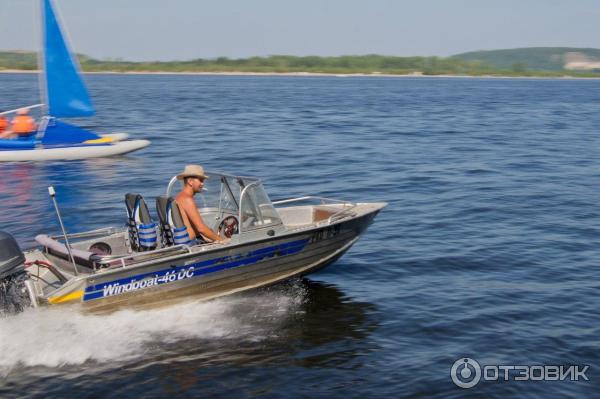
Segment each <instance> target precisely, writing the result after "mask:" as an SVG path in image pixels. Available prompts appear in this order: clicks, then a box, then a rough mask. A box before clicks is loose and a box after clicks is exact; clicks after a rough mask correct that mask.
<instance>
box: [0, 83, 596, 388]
mask: <svg viewBox="0 0 600 399" xmlns="http://www.w3.org/2000/svg"><path fill="white" fill-rule="evenodd" d="M87 81H88V84H89V86H90V91H91V92H92V94H93V100H94V102H95V105H96V107H97V109H98V115H97V116H96V117H94V118H91V119H88V120H81V121H78V122H79V123H80V124H81V125H83V126H87V127H90V128H93V129H95V130H97V131H100V132H102V131H106V132H110V131H125V132H129V133H130V135H131V136H132V137H134V138H147V139H150V140H151V141H152V145H151V146H150V147H148V148H146V149H144V150H141V151H139V152H137V153H134V154H132V155H130V156H126V157H117V158H107V159H95V160H87V161H75V162H48V163H14V164H0V226H1V229H2V230H7V231H9V232H11V233H12V234H14V235H15V236H16V237H17V239H18V240H19V242H20V244H21V245H22V246H23V247H25V248H26V247H30V246H32V245H33V237H34V236H35V235H36V234H39V233H46V232H52V233H55V232H58V224H57V221H56V218H55V216H54V213H53V207H52V203H51V201H50V199H49V198H48V195H47V191H46V187H47V186H48V185H51V184H52V185H54V186H55V187H56V189H57V193H58V199H59V203H60V206H61V210H62V212H63V215H64V219H65V223H66V227H67V229H68V230H69V231H71V232H75V231H83V230H89V229H93V228H97V227H102V226H107V225H113V226H120V225H122V224H123V223H124V216H125V210H124V204H123V195H124V194H125V193H126V192H141V193H142V194H144V196H146V197H147V198H153V197H154V196H156V195H162V194H163V192H164V190H165V188H166V184H167V182H168V180H169V178H170V177H171V176H172V175H174V174H176V173H177V172H179V171H180V170H181V169H182V168H183V166H184V164H185V163H189V162H195V163H201V164H202V165H204V166H205V167H206V168H207V169H209V170H213V171H222V172H230V173H235V174H241V175H251V176H258V177H260V178H262V179H263V180H264V181H265V184H266V188H267V190H268V191H269V192H270V194H271V197H272V198H273V199H280V198H284V197H292V196H300V195H305V194H316V195H322V196H331V197H334V198H341V199H348V200H353V201H365V202H366V201H386V202H388V203H389V206H388V208H386V209H385V210H384V211H383V212H381V213H380V215H379V216H378V217H377V219H376V221H375V223H374V224H373V225H372V226H371V227H370V229H369V230H368V231H367V233H366V234H365V235H364V236H363V237H362V238H361V240H360V241H359V242H358V243H357V244H356V245H355V246H354V247H353V248H352V250H350V251H349V252H348V253H347V254H346V255H345V256H344V257H343V258H342V259H340V260H339V261H338V262H337V263H335V264H334V265H333V266H331V267H330V268H328V269H326V270H324V271H322V272H319V273H317V274H315V275H312V276H311V277H310V279H306V280H301V281H292V282H289V283H286V284H283V285H279V286H275V287H271V288H269V289H266V290H259V291H253V292H249V293H245V294H241V295H235V296H231V297H228V298H223V299H219V300H215V301H210V302H204V303H202V302H194V301H190V302H187V303H183V304H180V305H175V306H173V307H169V308H162V309H155V310H146V311H138V312H134V311H120V312H116V313H113V314H110V315H105V316H98V315H85V314H79V313H76V312H72V311H71V310H70V309H64V308H59V309H50V310H39V311H37V310H36V311H34V310H31V311H27V312H25V313H22V314H19V315H16V316H10V317H4V318H0V397H3V398H4V397H24V396H30V397H68V396H78V397H109V396H110V397H117V396H130V397H139V396H144V397H165V396H169V397H179V396H181V397H206V396H213V397H227V398H230V397H298V396H304V397H340V398H347V397H357V398H363V397H385V398H392V397H439V398H447V397H461V396H473V397H478V396H482V395H483V396H489V397H502V398H504V397H553V396H557V397H574V398H579V397H586V396H587V397H593V396H597V395H598V392H599V391H600V372H599V371H600V358H599V350H600V338H599V337H600V316H599V315H598V309H600V299H599V296H600V268H599V266H598V265H599V259H600V248H599V246H598V238H599V235H598V233H599V229H600V212H599V209H600V208H599V205H598V198H599V197H598V191H599V187H600V161H599V150H600V112H598V111H599V108H600V81H598V80H567V79H563V80H559V79H557V80H543V79H532V80H528V79H460V78H455V79H445V78H414V79H410V78H338V77H326V78H325V77H323V78H320V77H318V78H315V77H233V76H227V77H225V76H219V77H217V76H162V75H155V76H142V75H136V76H126V75H88V76H87ZM0 87H2V88H3V90H2V92H3V94H2V96H1V97H0V108H3V109H8V108H14V107H18V106H21V105H23V104H32V103H36V102H37V99H36V96H37V91H36V87H37V84H36V82H35V76H33V75H12V74H11V75H9V74H4V75H2V74H0ZM462 357H470V358H473V359H475V360H477V361H478V362H479V363H481V364H482V365H485V364H487V365H544V364H545V365H588V366H589V370H588V372H587V376H588V378H589V381H579V382H571V381H566V382H564V381H563V382H557V381H550V382H534V381H529V382H522V381H509V382H490V381H482V382H480V383H479V384H478V385H477V386H476V387H474V388H471V389H469V390H465V389H461V388H458V387H456V386H455V385H454V384H453V383H452V380H451V378H450V368H451V367H452V364H453V363H454V361H455V360H457V359H460V358H462Z"/></svg>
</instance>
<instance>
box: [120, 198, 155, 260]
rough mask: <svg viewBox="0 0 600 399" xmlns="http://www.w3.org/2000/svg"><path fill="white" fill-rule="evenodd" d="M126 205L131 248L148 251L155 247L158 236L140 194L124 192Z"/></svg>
mask: <svg viewBox="0 0 600 399" xmlns="http://www.w3.org/2000/svg"><path fill="white" fill-rule="evenodd" d="M125 205H126V206H127V217H128V220H127V227H128V230H129V239H130V241H131V249H133V250H134V251H150V250H153V249H155V248H156V246H157V243H158V236H157V234H156V223H154V222H153V221H152V218H151V217H150V212H149V211H148V205H146V201H144V198H143V197H142V196H141V195H140V194H131V193H128V194H125Z"/></svg>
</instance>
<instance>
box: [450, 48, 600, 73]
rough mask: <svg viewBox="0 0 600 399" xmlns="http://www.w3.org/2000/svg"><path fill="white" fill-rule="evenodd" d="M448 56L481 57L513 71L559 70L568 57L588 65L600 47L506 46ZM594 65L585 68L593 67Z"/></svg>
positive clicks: (598, 57) (599, 55)
mask: <svg viewBox="0 0 600 399" xmlns="http://www.w3.org/2000/svg"><path fill="white" fill-rule="evenodd" d="M450 58H454V59H460V60H463V61H480V62H483V63H486V64H489V65H491V66H493V67H494V68H498V69H504V70H513V71H524V70H533V71H562V70H564V69H565V66H566V65H567V64H568V63H569V62H570V61H577V60H580V61H581V62H584V63H585V62H588V63H589V64H590V65H591V64H592V63H593V62H594V61H600V49H595V48H575V47H528V48H517V49H508V50H487V51H471V52H468V53H462V54H456V55H454V56H452V57H450ZM594 69H598V68H593V65H591V67H590V68H589V69H588V70H594Z"/></svg>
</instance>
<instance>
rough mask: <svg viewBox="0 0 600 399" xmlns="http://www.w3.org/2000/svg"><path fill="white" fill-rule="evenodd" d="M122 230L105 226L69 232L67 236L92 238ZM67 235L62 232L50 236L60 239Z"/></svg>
mask: <svg viewBox="0 0 600 399" xmlns="http://www.w3.org/2000/svg"><path fill="white" fill-rule="evenodd" d="M121 231H122V229H117V228H116V227H103V228H100V229H97V230H90V231H84V232H81V233H70V234H67V238H91V237H97V236H101V235H107V234H108V235H110V234H115V233H120V232H121ZM64 237H65V236H64V235H62V234H60V235H54V236H50V238H52V239H53V240H58V239H61V238H64Z"/></svg>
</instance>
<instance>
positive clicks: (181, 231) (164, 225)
mask: <svg viewBox="0 0 600 399" xmlns="http://www.w3.org/2000/svg"><path fill="white" fill-rule="evenodd" d="M156 213H157V214H158V220H159V222H160V231H161V236H162V244H163V246H165V247H167V246H172V245H182V244H183V245H191V244H192V240H190V235H189V234H188V232H187V227H186V226H185V223H184V222H183V217H182V216H181V211H180V210H179V205H177V201H175V198H173V197H169V198H167V197H158V198H156Z"/></svg>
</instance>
